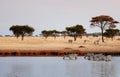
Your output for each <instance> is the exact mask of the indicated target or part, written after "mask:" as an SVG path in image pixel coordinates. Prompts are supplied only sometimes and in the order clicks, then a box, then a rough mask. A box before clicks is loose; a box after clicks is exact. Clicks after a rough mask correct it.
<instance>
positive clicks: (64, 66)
mask: <svg viewBox="0 0 120 77" xmlns="http://www.w3.org/2000/svg"><path fill="white" fill-rule="evenodd" d="M119 65H120V58H119V57H114V58H112V61H111V62H102V61H101V62H95V61H88V60H84V58H83V57H79V58H78V59H77V60H63V59H62V57H0V69H1V70H0V77H120V66H119Z"/></svg>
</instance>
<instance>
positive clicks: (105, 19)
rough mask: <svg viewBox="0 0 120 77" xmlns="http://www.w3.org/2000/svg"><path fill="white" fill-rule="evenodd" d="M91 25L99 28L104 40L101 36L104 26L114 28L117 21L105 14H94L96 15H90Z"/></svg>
mask: <svg viewBox="0 0 120 77" xmlns="http://www.w3.org/2000/svg"><path fill="white" fill-rule="evenodd" d="M90 22H91V26H93V27H95V26H97V27H99V28H100V29H101V34H102V42H104V38H103V32H104V30H105V29H106V28H108V27H109V28H115V27H116V25H115V24H117V23H119V22H118V21H115V20H114V19H113V18H112V17H110V16H107V15H100V16H96V17H92V19H91V21H90Z"/></svg>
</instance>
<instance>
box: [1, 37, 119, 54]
mask: <svg viewBox="0 0 120 77" xmlns="http://www.w3.org/2000/svg"><path fill="white" fill-rule="evenodd" d="M98 38H101V37H92V36H89V37H88V38H87V37H83V38H82V39H80V38H77V41H73V43H69V42H68V40H69V39H72V40H73V38H72V37H66V38H65V39H64V38H63V37H57V38H56V39H54V38H53V37H48V39H45V38H44V37H25V38H24V40H23V41H21V38H18V39H17V38H16V37H0V51H9V52H10V51H18V52H20V51H43V50H44V51H48V50H49V51H56V50H58V51H60V52H66V51H72V50H78V51H79V52H120V40H117V39H118V38H120V36H116V37H115V38H114V40H113V41H112V40H111V39H106V38H105V42H104V43H102V42H101V40H100V43H99V45H95V44H94V41H95V40H97V39H98ZM84 40H87V42H86V43H84Z"/></svg>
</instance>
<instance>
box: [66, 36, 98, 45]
mask: <svg viewBox="0 0 120 77" xmlns="http://www.w3.org/2000/svg"><path fill="white" fill-rule="evenodd" d="M87 42H90V41H89V40H86V39H85V40H84V41H83V44H85V43H87ZM68 43H73V40H72V39H68ZM99 43H100V38H98V39H96V40H94V41H93V44H95V45H99Z"/></svg>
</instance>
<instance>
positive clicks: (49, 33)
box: [42, 30, 59, 38]
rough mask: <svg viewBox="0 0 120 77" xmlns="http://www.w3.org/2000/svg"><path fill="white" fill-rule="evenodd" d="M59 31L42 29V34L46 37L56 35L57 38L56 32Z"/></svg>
mask: <svg viewBox="0 0 120 77" xmlns="http://www.w3.org/2000/svg"><path fill="white" fill-rule="evenodd" d="M58 32H59V31H57V30H43V31H42V35H43V36H44V37H46V38H47V37H48V36H54V37H55V38H56V33H58Z"/></svg>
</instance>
